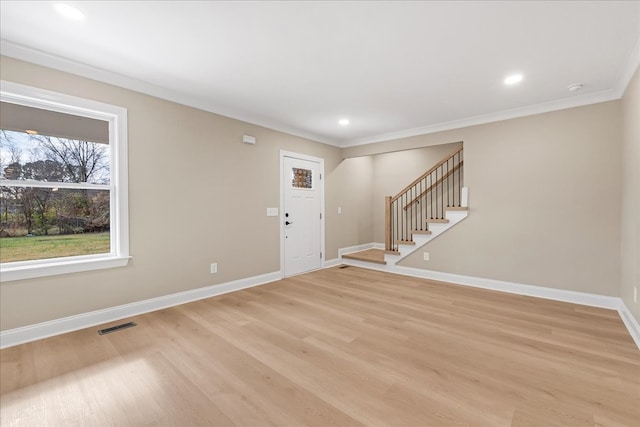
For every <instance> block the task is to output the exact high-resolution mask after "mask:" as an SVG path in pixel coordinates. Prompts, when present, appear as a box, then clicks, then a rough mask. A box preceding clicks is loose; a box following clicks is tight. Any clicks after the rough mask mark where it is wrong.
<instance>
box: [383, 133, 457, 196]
mask: <svg viewBox="0 0 640 427" xmlns="http://www.w3.org/2000/svg"><path fill="white" fill-rule="evenodd" d="M463 147H464V146H462V145H461V146H460V148H458V149H456V151H454V152H453V153H451V154H449V155H448V156H447V157H445V158H444V159H442V160H440V161H439V162H438V163H436V164H435V166H433V167H432V168H431V169H429V170H428V171H426V172H425V173H423V174H422V175H420V177H418V178H416V179H415V180H414V181H413V182H412V183H411V184H409V185H407V186H406V187H405V188H403V189H402V191H400V192H399V193H398V194H396V195H395V196H394V197H393V198H392V199H391V203H393V202H395V201H396V200H398V199H399V198H400V197H402V195H403V194H404V193H405V192H407V191H408V190H409V189H410V188H411V187H413V186H414V185H416V184H417V183H419V182H420V181H422V180H423V179H425V178H426V177H427V176H428V175H429V174H431V173H432V172H433V171H434V170H436V169H438V168H439V167H440V166H442V165H444V164H445V163H447V162H448V161H449V159H451V158H452V157H453V156H455V155H456V154H458V153H459V152H461V151H462V148H463Z"/></svg>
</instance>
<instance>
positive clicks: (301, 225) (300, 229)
mask: <svg viewBox="0 0 640 427" xmlns="http://www.w3.org/2000/svg"><path fill="white" fill-rule="evenodd" d="M282 174H283V176H282V182H283V185H284V188H283V193H282V194H283V196H284V203H283V207H284V210H283V213H282V217H281V220H282V222H283V228H282V230H283V233H284V275H285V276H293V275H295V274H300V273H304V272H306V271H311V270H317V269H319V268H320V267H321V265H322V260H321V257H322V254H321V248H322V242H321V224H322V218H321V203H320V195H321V190H320V186H321V182H320V180H321V177H320V163H319V162H315V161H311V160H303V159H298V158H294V157H284V161H283V169H282Z"/></svg>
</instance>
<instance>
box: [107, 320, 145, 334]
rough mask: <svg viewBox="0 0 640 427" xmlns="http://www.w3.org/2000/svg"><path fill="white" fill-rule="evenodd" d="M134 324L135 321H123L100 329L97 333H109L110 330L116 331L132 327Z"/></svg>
mask: <svg viewBox="0 0 640 427" xmlns="http://www.w3.org/2000/svg"><path fill="white" fill-rule="evenodd" d="M134 326H136V324H135V322H129V323H123V324H122V325H116V326H112V327H110V328H104V329H100V330H99V331H98V333H99V334H100V335H104V334H110V333H111V332H116V331H119V330H121V329H127V328H133V327H134Z"/></svg>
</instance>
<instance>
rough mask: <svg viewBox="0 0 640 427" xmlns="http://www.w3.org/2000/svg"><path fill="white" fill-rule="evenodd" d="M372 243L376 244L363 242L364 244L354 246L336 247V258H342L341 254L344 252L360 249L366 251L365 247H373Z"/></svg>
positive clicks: (348, 252)
mask: <svg viewBox="0 0 640 427" xmlns="http://www.w3.org/2000/svg"><path fill="white" fill-rule="evenodd" d="M374 245H376V244H375V243H365V244H364V245H356V246H349V247H347V248H340V249H338V259H340V258H342V255H344V254H350V253H352V252H360V251H366V250H367V249H373V248H374ZM383 247H384V246H383Z"/></svg>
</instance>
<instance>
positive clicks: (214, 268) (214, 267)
mask: <svg viewBox="0 0 640 427" xmlns="http://www.w3.org/2000/svg"><path fill="white" fill-rule="evenodd" d="M217 272H218V263H217V262H213V263H211V274H215V273H217Z"/></svg>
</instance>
